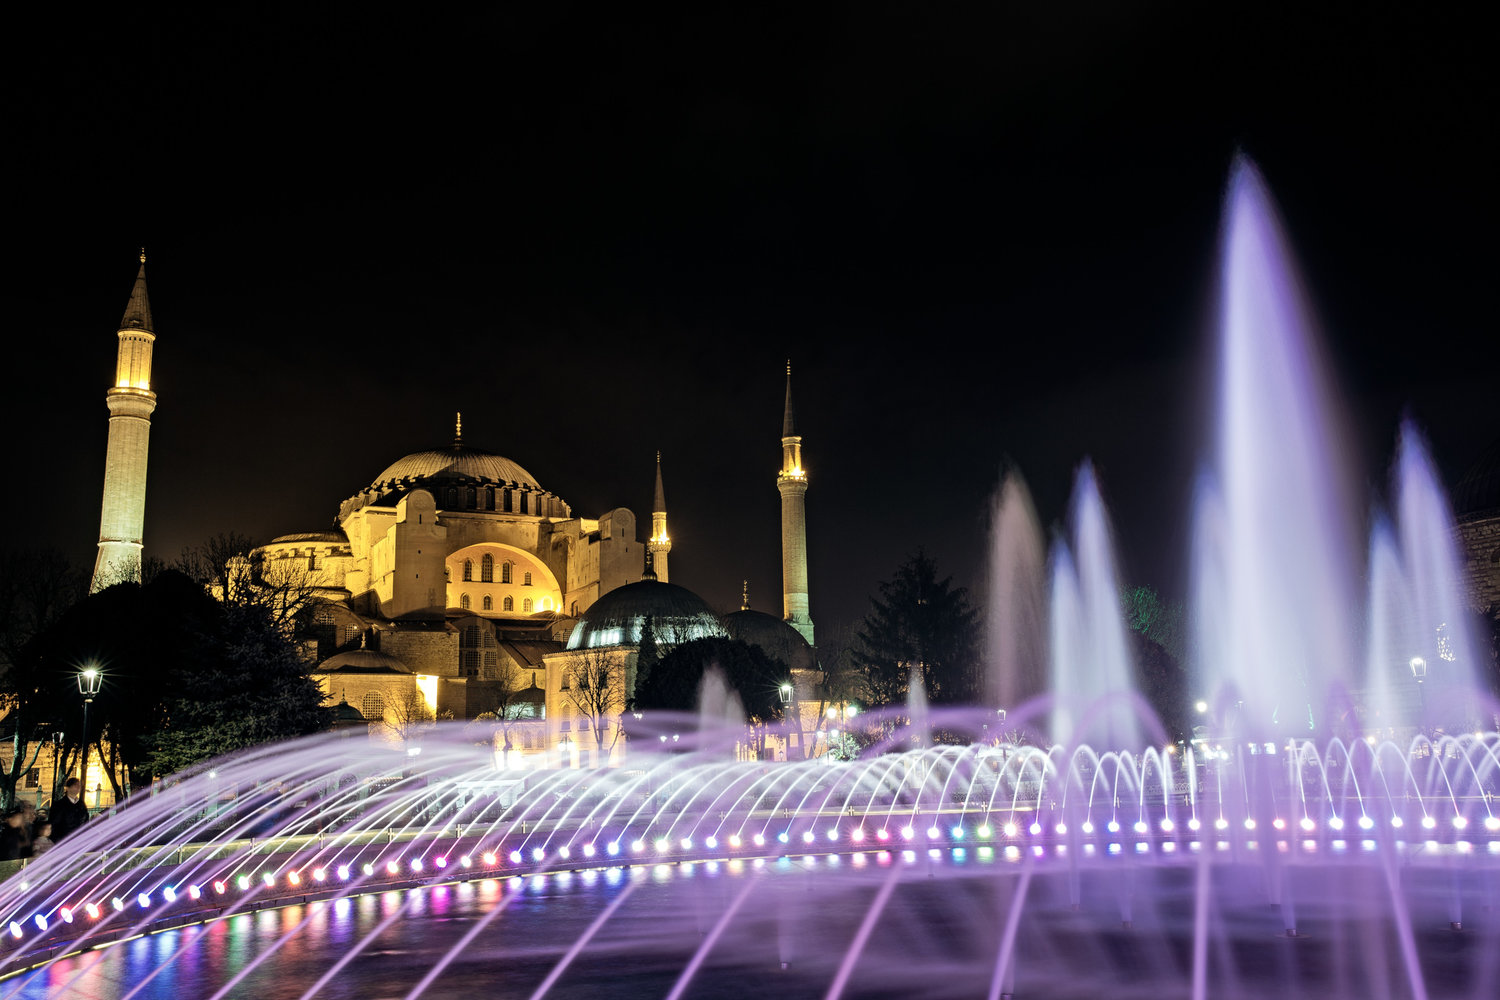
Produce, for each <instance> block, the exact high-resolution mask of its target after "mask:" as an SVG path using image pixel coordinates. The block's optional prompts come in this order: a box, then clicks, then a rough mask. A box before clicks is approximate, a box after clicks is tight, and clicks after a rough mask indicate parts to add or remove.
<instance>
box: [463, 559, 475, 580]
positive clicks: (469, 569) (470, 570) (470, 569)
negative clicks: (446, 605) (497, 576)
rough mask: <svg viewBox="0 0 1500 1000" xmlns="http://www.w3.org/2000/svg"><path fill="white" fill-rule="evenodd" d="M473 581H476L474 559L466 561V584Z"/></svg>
mask: <svg viewBox="0 0 1500 1000" xmlns="http://www.w3.org/2000/svg"><path fill="white" fill-rule="evenodd" d="M472 579H474V560H472V559H465V560H464V582H465V583H467V582H469V581H470V580H472Z"/></svg>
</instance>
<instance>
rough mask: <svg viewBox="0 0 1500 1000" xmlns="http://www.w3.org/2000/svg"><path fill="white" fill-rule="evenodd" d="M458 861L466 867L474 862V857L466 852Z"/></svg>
mask: <svg viewBox="0 0 1500 1000" xmlns="http://www.w3.org/2000/svg"><path fill="white" fill-rule="evenodd" d="M458 863H459V864H461V865H463V866H464V867H465V868H468V867H469V866H470V865H472V864H473V863H474V859H473V858H471V857H469V856H468V855H467V854H465V855H463V856H462V857H460V858H459V859H458Z"/></svg>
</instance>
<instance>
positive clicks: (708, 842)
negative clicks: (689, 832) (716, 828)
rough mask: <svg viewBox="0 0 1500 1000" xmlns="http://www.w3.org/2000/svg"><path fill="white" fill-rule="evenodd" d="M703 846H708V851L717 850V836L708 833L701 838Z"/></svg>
mask: <svg viewBox="0 0 1500 1000" xmlns="http://www.w3.org/2000/svg"><path fill="white" fill-rule="evenodd" d="M703 846H704V847H706V848H708V849H709V850H710V851H712V850H717V849H718V846H719V838H718V837H715V836H713V835H712V834H710V835H708V836H707V837H704V838H703Z"/></svg>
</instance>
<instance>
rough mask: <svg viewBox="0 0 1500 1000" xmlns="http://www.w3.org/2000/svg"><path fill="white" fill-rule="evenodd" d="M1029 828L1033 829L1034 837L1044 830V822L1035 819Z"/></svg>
mask: <svg viewBox="0 0 1500 1000" xmlns="http://www.w3.org/2000/svg"><path fill="white" fill-rule="evenodd" d="M1027 829H1029V830H1030V831H1031V835H1032V836H1033V837H1034V836H1036V835H1037V834H1039V833H1041V832H1042V824H1040V823H1037V822H1034V821H1033V822H1032V824H1031V826H1029V827H1027Z"/></svg>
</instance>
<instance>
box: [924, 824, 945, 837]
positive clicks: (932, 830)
mask: <svg viewBox="0 0 1500 1000" xmlns="http://www.w3.org/2000/svg"><path fill="white" fill-rule="evenodd" d="M942 835H943V831H941V830H939V829H938V828H937V827H935V826H929V827H928V828H927V839H928V840H937V839H938V838H939V837H941V836H942Z"/></svg>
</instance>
